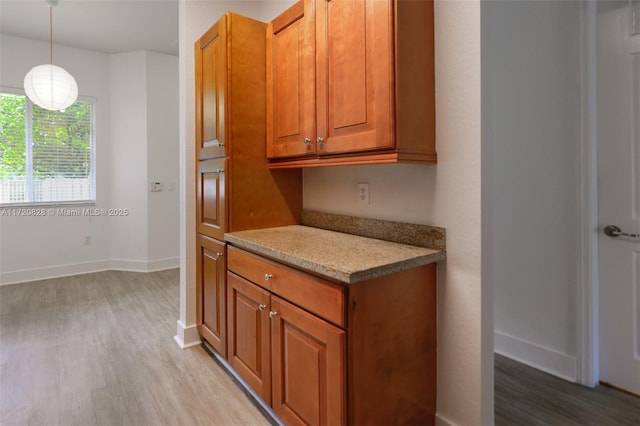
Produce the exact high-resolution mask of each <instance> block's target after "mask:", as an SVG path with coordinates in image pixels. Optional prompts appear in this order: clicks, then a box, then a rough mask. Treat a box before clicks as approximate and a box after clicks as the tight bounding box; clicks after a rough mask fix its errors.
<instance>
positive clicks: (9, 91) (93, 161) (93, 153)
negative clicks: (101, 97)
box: [0, 86, 97, 208]
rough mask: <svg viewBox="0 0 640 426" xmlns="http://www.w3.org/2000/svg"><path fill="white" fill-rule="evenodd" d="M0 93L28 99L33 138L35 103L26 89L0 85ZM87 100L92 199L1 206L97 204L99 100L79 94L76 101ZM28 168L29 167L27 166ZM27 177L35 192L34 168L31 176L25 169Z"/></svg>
mask: <svg viewBox="0 0 640 426" xmlns="http://www.w3.org/2000/svg"><path fill="white" fill-rule="evenodd" d="M0 94H8V95H18V96H24V97H25V100H26V104H25V126H26V129H25V138H26V140H27V141H29V140H32V139H33V136H32V131H33V113H32V110H33V105H34V103H33V102H32V101H31V99H29V97H28V96H27V95H26V93H25V91H24V89H18V88H15V87H7V86H0ZM78 101H80V102H87V103H89V104H91V115H90V120H91V123H90V124H91V135H90V140H89V144H90V146H91V156H90V157H91V160H90V161H91V166H90V167H91V171H92V172H91V173H90V182H91V194H90V197H91V198H90V199H88V200H69V201H26V202H24V201H23V202H19V203H2V202H1V201H0V207H3V208H7V207H48V206H54V207H55V206H95V205H96V199H97V196H96V192H97V191H96V175H97V170H96V156H97V152H96V151H97V150H96V145H97V144H96V139H97V138H96V105H97V100H96V98H95V97H92V96H80V95H79V96H78V99H77V101H76V102H78ZM27 145H28V143H27V142H26V141H25V150H26V151H27V153H25V156H26V155H27V154H28V153H29V151H30V150H28V149H27ZM30 155H31V159H30V160H27V161H28V162H31V163H32V162H33V152H32V151H31V154H30ZM27 169H28V167H27ZM25 179H26V180H27V181H28V182H29V183H28V184H27V186H28V188H29V189H28V191H31V193H33V186H32V183H31V182H32V179H33V170H31V176H27V170H25Z"/></svg>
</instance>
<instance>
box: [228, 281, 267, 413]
mask: <svg viewBox="0 0 640 426" xmlns="http://www.w3.org/2000/svg"><path fill="white" fill-rule="evenodd" d="M269 305H270V302H269V292H267V291H266V290H264V289H262V288H260V287H258V286H257V285H255V284H252V283H251V282H249V281H247V280H245V279H244V278H241V277H239V276H238V275H235V274H233V273H231V272H229V273H227V324H228V330H229V334H228V336H229V346H228V348H229V349H228V360H229V364H231V366H232V367H233V369H234V370H236V372H237V373H238V374H240V376H241V377H242V378H243V379H244V380H245V381H246V382H247V383H248V384H249V385H250V386H251V387H252V388H253V389H254V390H255V391H256V392H257V393H258V395H260V397H261V398H262V399H263V400H264V401H266V402H267V403H271V356H270V353H271V339H270V333H271V330H270V329H269V307H270V306H269Z"/></svg>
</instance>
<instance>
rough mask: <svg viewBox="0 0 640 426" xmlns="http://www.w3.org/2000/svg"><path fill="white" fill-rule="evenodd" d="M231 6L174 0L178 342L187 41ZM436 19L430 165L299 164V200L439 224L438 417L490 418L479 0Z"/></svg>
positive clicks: (189, 199)
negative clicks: (442, 247)
mask: <svg viewBox="0 0 640 426" xmlns="http://www.w3.org/2000/svg"><path fill="white" fill-rule="evenodd" d="M289 4H291V3H290V2H261V4H260V5H259V7H257V8H256V9H251V10H250V11H251V12H253V17H256V18H260V16H263V18H262V19H263V20H268V19H270V18H272V17H273V16H274V15H275V14H276V13H277V12H279V11H282V10H284V9H285V8H286V7H287V6H288V5H289ZM236 6H242V7H247V6H248V2H217V1H210V2H191V1H188V2H187V1H181V2H180V40H181V42H180V73H181V76H180V81H181V99H180V103H181V111H183V114H182V115H181V131H180V134H181V176H184V177H185V179H186V181H185V185H184V186H183V187H182V188H181V189H183V190H184V193H183V194H184V195H183V197H181V206H182V207H183V208H182V209H181V210H182V211H183V212H184V213H185V215H184V216H183V217H181V230H182V232H183V235H182V238H181V254H182V255H183V256H182V259H183V263H182V265H181V266H183V268H182V271H183V272H182V274H183V275H182V276H181V306H180V319H179V320H178V333H177V335H176V341H177V342H178V343H179V344H181V345H183V346H188V345H190V344H193V343H196V342H197V341H198V336H197V332H196V331H195V268H194V265H192V263H194V262H193V261H192V260H193V259H194V255H195V253H194V248H195V241H194V233H195V223H194V220H193V216H194V211H193V206H194V205H195V200H194V194H195V191H194V188H193V185H194V183H193V178H192V176H193V174H194V171H193V162H192V158H191V155H192V153H193V152H194V149H195V148H194V146H193V138H194V135H193V121H194V111H193V104H194V101H193V91H194V89H193V87H194V86H193V43H194V41H195V40H196V39H197V38H198V37H199V36H200V35H201V34H202V33H203V32H204V31H205V30H206V29H207V28H208V27H209V26H210V25H211V24H213V23H214V22H215V20H217V18H218V17H219V16H220V15H222V13H224V11H225V10H227V9H231V10H235V11H238V12H241V11H240V10H238V9H233V8H234V7H236ZM244 13H245V14H247V11H246V10H245V12H244ZM249 15H250V16H251V14H249ZM435 19H436V85H437V88H436V91H437V93H436V101H437V103H436V108H437V150H438V158H439V162H438V165H437V166H424V165H389V166H358V167H343V168H340V167H336V168H321V169H313V170H306V171H305V172H304V206H305V208H307V209H316V210H321V211H325V212H333V213H344V214H352V215H359V216H368V217H376V218H383V219H394V220H400V221H406V222H414V223H422V224H432V225H438V226H444V227H446V228H447V261H446V262H444V263H442V264H441V265H440V267H439V269H438V300H439V306H438V310H439V313H438V314H439V315H438V321H439V324H438V327H439V329H438V339H439V344H438V347H439V352H438V357H439V358H438V422H439V423H440V424H459V425H480V424H492V423H493V310H492V306H491V304H492V300H491V297H489V298H487V297H486V293H487V291H488V294H489V296H491V289H490V288H489V287H486V286H485V284H484V283H483V282H482V280H481V275H482V265H481V237H482V232H481V204H480V197H481V188H480V184H481V168H480V157H481V151H480V148H481V134H480V132H481V126H480V2H479V1H475V0H469V1H463V2H460V1H446V0H445V1H442V0H441V1H437V2H436V17H435ZM363 180H366V181H369V182H370V183H371V205H370V206H369V207H368V208H366V209H363V208H361V207H360V206H359V205H358V204H357V202H356V196H355V185H356V183H357V182H359V181H363ZM186 260H190V262H186ZM483 292H484V293H485V294H483Z"/></svg>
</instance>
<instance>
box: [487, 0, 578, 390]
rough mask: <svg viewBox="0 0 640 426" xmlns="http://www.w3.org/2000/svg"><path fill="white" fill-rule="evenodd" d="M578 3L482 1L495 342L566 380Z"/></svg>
mask: <svg viewBox="0 0 640 426" xmlns="http://www.w3.org/2000/svg"><path fill="white" fill-rule="evenodd" d="M579 8H580V5H579V2H577V1H561V2H558V1H542V2H541V1H509V2H487V3H486V4H485V6H484V10H485V12H486V14H485V16H486V17H487V19H488V21H487V25H486V26H485V28H486V30H485V34H486V36H487V37H488V43H490V45H491V49H490V52H487V54H486V55H485V56H483V60H485V59H486V61H488V62H489V66H490V67H491V72H490V73H487V75H486V76H485V78H486V79H488V80H491V81H490V85H491V89H490V90H489V91H488V92H487V93H485V96H486V99H487V102H486V103H485V105H484V106H485V107H486V108H488V109H489V111H488V113H487V114H488V116H489V117H490V126H491V127H492V133H493V144H494V165H495V168H494V184H493V185H494V206H493V209H494V215H495V216H494V220H495V224H496V225H497V226H496V227H495V233H494V244H495V253H494V255H495V263H494V277H495V333H496V335H495V343H496V351H497V352H499V353H502V354H505V355H507V356H510V357H512V358H515V359H518V360H520V361H522V362H524V363H527V364H529V365H533V366H535V367H538V368H540V369H543V370H545V371H549V372H551V373H554V374H557V375H559V376H561V377H565V378H568V379H570V380H575V378H576V350H577V349H576V340H577V337H576V330H577V327H576V301H577V268H578V266H577V265H578V259H577V255H578V240H577V238H578V236H577V232H578V229H577V226H578V225H579V221H578V210H577V203H578V201H577V198H576V197H577V194H578V188H579V187H578V182H577V174H578V165H577V161H578V159H579V150H578V148H579V138H580V80H579V78H580V68H579V66H580V56H579V55H580V40H579V30H580V26H579V24H580V21H579V17H580V13H579V11H580V9H579ZM483 24H484V22H483Z"/></svg>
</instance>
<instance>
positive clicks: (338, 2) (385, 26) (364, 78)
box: [316, 0, 394, 154]
mask: <svg viewBox="0 0 640 426" xmlns="http://www.w3.org/2000/svg"><path fill="white" fill-rule="evenodd" d="M391 18H392V13H391V2H389V1H378V0H359V1H353V0H330V1H323V2H318V3H317V19H318V20H317V22H318V23H325V26H321V25H318V26H317V28H316V32H317V33H316V40H317V44H318V46H319V47H318V51H324V53H325V54H324V56H322V57H320V55H318V65H317V67H318V80H317V85H318V99H319V105H320V100H321V99H322V100H323V101H322V102H324V100H326V106H324V105H323V106H322V107H319V108H318V136H320V137H321V138H323V139H324V141H325V142H324V144H322V146H320V147H319V149H318V151H319V152H320V153H321V154H336V153H344V152H351V151H367V150H374V149H384V148H393V147H394V137H393V136H394V135H393V93H394V92H393V60H392V56H391V53H392V52H393V50H392V49H393V46H392V33H391V30H392V21H391ZM324 70H326V72H324Z"/></svg>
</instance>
